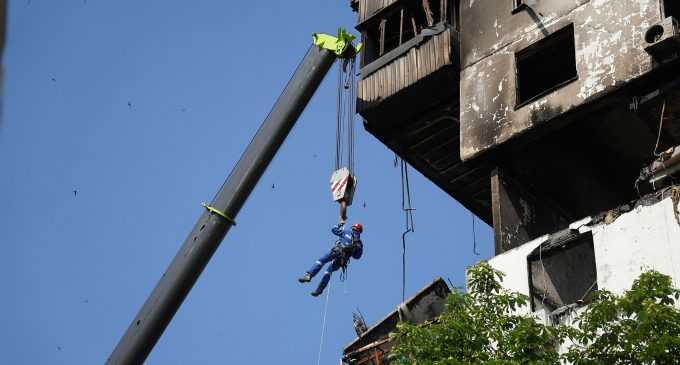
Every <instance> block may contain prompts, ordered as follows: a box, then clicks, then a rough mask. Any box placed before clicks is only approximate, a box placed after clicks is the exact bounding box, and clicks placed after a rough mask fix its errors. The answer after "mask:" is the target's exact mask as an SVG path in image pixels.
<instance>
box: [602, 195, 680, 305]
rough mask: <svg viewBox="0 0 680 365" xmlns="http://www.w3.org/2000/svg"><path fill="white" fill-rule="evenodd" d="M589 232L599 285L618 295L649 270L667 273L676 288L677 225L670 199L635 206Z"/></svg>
mask: <svg viewBox="0 0 680 365" xmlns="http://www.w3.org/2000/svg"><path fill="white" fill-rule="evenodd" d="M592 233H593V242H594V247H595V262H596V265H597V285H598V287H599V288H601V289H607V290H610V291H612V292H614V293H617V294H620V293H622V292H623V291H625V290H626V289H628V288H630V286H631V285H632V284H633V281H634V280H635V279H636V278H637V277H638V276H640V274H641V273H642V272H644V271H646V270H649V269H654V270H657V271H659V272H661V273H664V274H666V275H670V276H671V277H672V278H673V284H674V285H675V287H677V288H680V225H678V222H677V221H676V220H675V215H674V213H673V201H672V200H671V198H668V199H665V200H663V201H661V202H659V203H657V204H655V205H653V206H648V207H637V208H635V209H634V210H633V211H631V212H629V213H627V214H624V215H622V216H621V217H619V218H618V219H617V220H616V221H614V222H613V223H612V224H609V225H599V226H596V227H593V229H592Z"/></svg>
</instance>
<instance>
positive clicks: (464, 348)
mask: <svg viewBox="0 0 680 365" xmlns="http://www.w3.org/2000/svg"><path fill="white" fill-rule="evenodd" d="M468 273H469V278H468V286H469V293H462V292H460V291H457V290H456V291H454V292H453V293H452V294H451V295H449V297H448V303H447V306H446V309H445V310H444V312H443V313H442V315H441V316H440V317H439V318H438V320H437V321H435V322H433V323H430V324H429V325H426V326H418V325H413V324H410V323H401V324H399V325H398V326H397V330H396V332H395V333H393V334H392V338H393V341H394V343H395V346H394V348H393V350H392V356H393V358H394V359H396V361H397V363H403V364H414V365H458V364H488V365H492V364H493V365H511V364H512V365H514V364H536V365H543V364H545V365H547V364H558V363H559V354H558V353H557V350H556V346H555V344H556V343H557V341H558V340H559V339H560V338H561V336H562V334H561V333H560V332H559V328H557V329H556V328H552V327H548V326H545V325H542V324H540V323H538V322H536V321H535V320H534V319H533V318H531V317H527V316H522V315H517V314H515V310H516V309H518V308H520V307H522V306H526V305H527V303H528V298H527V297H526V296H525V295H522V294H519V293H512V292H509V291H508V290H505V289H503V287H502V286H501V281H502V279H503V274H502V273H501V272H499V271H496V270H494V269H493V268H492V267H491V266H490V265H489V264H488V263H486V262H481V263H479V264H478V265H476V266H475V267H474V268H472V269H471V270H469V272H468Z"/></svg>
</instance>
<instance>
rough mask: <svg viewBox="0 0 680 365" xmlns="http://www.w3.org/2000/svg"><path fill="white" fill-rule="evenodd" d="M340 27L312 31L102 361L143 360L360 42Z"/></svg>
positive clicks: (121, 363) (125, 364)
mask: <svg viewBox="0 0 680 365" xmlns="http://www.w3.org/2000/svg"><path fill="white" fill-rule="evenodd" d="M353 39H354V36H352V35H350V34H348V33H347V32H345V31H344V30H342V29H340V30H339V31H338V37H333V36H330V35H327V34H314V44H313V45H312V46H311V47H310V48H309V50H308V51H307V54H306V55H305V57H304V58H303V60H302V62H301V63H300V64H299V65H298V68H297V69H296V70H295V73H294V74H293V76H292V77H291V79H290V81H289V82H288V84H287V85H286V87H285V88H284V90H283V92H282V93H281V95H280V96H279V98H278V99H277V100H276V103H275V104H274V106H273V107H272V109H271V111H270V112H269V115H267V117H266V118H265V120H264V121H263V122H262V125H261V126H260V128H259V129H258V131H257V133H256V134H255V137H253V139H252V141H251V142H250V144H249V145H248V147H247V148H246V150H245V151H244V152H243V154H242V155H241V158H240V159H239V161H238V163H237V164H236V166H235V167H234V169H233V170H232V171H231V173H230V174H229V176H228V177H227V179H226V181H225V182H224V184H223V185H222V187H221V189H220V190H219V192H218V193H217V194H216V195H215V197H214V199H213V200H212V202H211V203H210V204H204V207H205V208H206V210H205V211H204V212H203V214H202V215H201V217H200V218H199V219H198V222H197V223H196V225H195V226H194V228H193V229H192V230H191V233H190V234H189V236H188V237H187V238H186V240H185V241H184V243H183V244H182V246H181V247H180V249H179V251H178V252H177V254H176V256H175V258H174V259H173V260H172V262H171V263H170V265H169V266H168V268H167V269H166V271H165V273H164V274H163V276H162V277H161V279H160V280H159V281H158V283H157V284H156V287H155V288H154V289H153V291H152V292H151V294H150V295H149V297H148V298H147V300H146V302H145V303H144V305H143V306H142V308H141V309H140V310H139V312H138V313H137V315H136V316H135V317H134V319H133V320H132V323H131V324H130V326H129V327H128V329H127V331H126V332H125V334H124V335H123V337H122V338H121V339H120V341H119V342H118V345H117V346H116V347H115V349H114V350H113V352H112V353H111V355H110V356H109V358H108V360H107V361H106V364H108V365H128V364H142V363H143V362H144V360H145V359H146V358H147V356H148V355H149V353H150V352H151V350H152V349H153V347H154V346H155V345H156V342H157V341H158V339H159V338H160V337H161V335H162V334H163V331H165V328H166V327H167V326H168V324H169V323H170V321H171V320H172V318H173V316H174V315H175V313H176V312H177V310H178V309H179V307H180V305H181V304H182V302H183V301H184V299H185V298H186V296H187V295H188V294H189V291H190V290H191V288H192V287H193V285H194V283H195V282H196V280H197V279H198V277H199V276H200V274H201V272H203V269H204V268H205V267H206V265H207V264H208V262H209V261H210V258H211V257H212V255H213V254H214V253H215V251H216V250H217V247H218V246H219V245H220V243H221V242H222V240H223V239H224V236H225V235H226V234H227V232H228V231H229V229H230V228H231V226H232V225H235V224H236V222H235V221H234V219H235V217H236V215H237V214H238V212H239V210H240V209H241V207H242V206H243V204H244V203H245V201H246V199H247V198H248V196H249V195H250V193H251V192H252V190H253V188H255V185H256V184H257V182H258V181H259V179H260V177H261V176H262V174H263V173H264V171H265V170H266V168H267V166H268V165H269V163H270V162H271V160H272V159H273V158H274V155H275V154H276V152H277V151H278V149H279V147H281V145H282V144H283V141H284V140H285V139H286V137H287V136H288V133H289V132H290V130H291V129H292V128H293V126H294V125H295V122H296V121H297V120H298V118H299V116H300V114H302V111H303V110H304V109H305V107H306V106H307V103H308V102H309V100H310V99H311V97H312V95H314V92H315V91H316V89H317V88H318V86H319V84H321V81H322V80H323V79H324V77H325V76H326V74H327V73H328V70H329V69H330V68H331V65H332V64H333V62H334V61H335V59H336V58H346V57H354V56H355V55H356V53H357V52H358V51H359V49H360V48H361V45H357V46H356V47H355V46H354V45H352V40H353Z"/></svg>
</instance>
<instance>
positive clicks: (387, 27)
mask: <svg viewBox="0 0 680 365" xmlns="http://www.w3.org/2000/svg"><path fill="white" fill-rule="evenodd" d="M459 3H460V0H421V1H404V0H402V2H401V3H399V4H397V6H395V7H394V8H392V9H389V10H388V11H385V12H384V14H382V15H381V16H380V18H379V19H376V20H374V21H372V22H371V24H368V25H367V26H366V27H365V28H364V30H363V43H364V50H363V52H362V66H365V65H367V64H369V63H371V62H373V61H375V60H376V59H378V58H380V57H381V56H382V55H384V54H386V53H388V52H390V51H391V50H393V49H395V48H397V47H399V46H400V45H402V44H404V43H406V42H407V41H409V40H410V39H413V38H414V37H416V36H417V35H418V34H419V33H420V32H421V31H422V30H423V29H425V28H428V27H431V26H434V25H435V24H439V23H446V24H452V25H453V26H454V29H457V26H458V23H459V21H458V16H459V15H458V5H459Z"/></svg>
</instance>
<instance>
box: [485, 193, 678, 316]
mask: <svg viewBox="0 0 680 365" xmlns="http://www.w3.org/2000/svg"><path fill="white" fill-rule="evenodd" d="M588 221H589V220H584V221H582V222H581V223H580V224H573V225H572V228H573V229H578V230H579V231H581V232H585V231H588V230H590V231H591V232H592V234H593V246H594V250H595V263H596V266H597V285H598V288H599V289H607V290H610V291H612V292H614V293H617V294H621V293H622V292H623V291H625V290H626V289H628V288H630V286H631V285H632V284H633V281H634V280H635V279H636V278H637V277H638V276H639V275H640V274H641V273H642V272H644V271H646V270H649V269H654V270H657V271H659V272H661V273H663V274H666V275H670V276H671V277H672V278H673V282H674V285H675V287H677V288H680V224H678V222H677V221H676V218H675V215H674V212H673V201H672V199H671V198H667V199H664V200H662V201H660V202H658V203H656V204H654V205H650V206H639V207H636V208H635V209H634V210H632V211H630V212H628V213H625V214H623V215H621V216H620V217H619V218H618V219H616V220H615V221H614V222H612V223H610V224H604V223H601V224H598V225H594V226H592V227H590V226H587V225H585V223H586V222H588ZM547 238H548V236H547V235H546V236H543V237H540V238H538V239H535V240H533V241H530V242H528V243H526V244H524V245H522V246H519V247H517V248H515V249H513V250H510V251H507V252H504V253H502V254H500V255H498V256H496V257H494V258H492V259H491V260H489V263H490V264H491V266H492V267H494V268H495V269H497V270H500V271H502V272H503V273H505V275H506V276H505V279H504V280H503V287H504V288H506V289H508V290H511V291H516V292H520V293H522V294H525V295H529V277H528V275H529V274H528V270H527V256H528V255H529V254H530V253H531V251H533V250H534V249H535V248H536V247H538V246H539V245H540V244H541V243H543V242H544V241H545V240H546V239H547ZM529 311H530V308H529V307H525V308H523V309H522V310H520V313H529Z"/></svg>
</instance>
